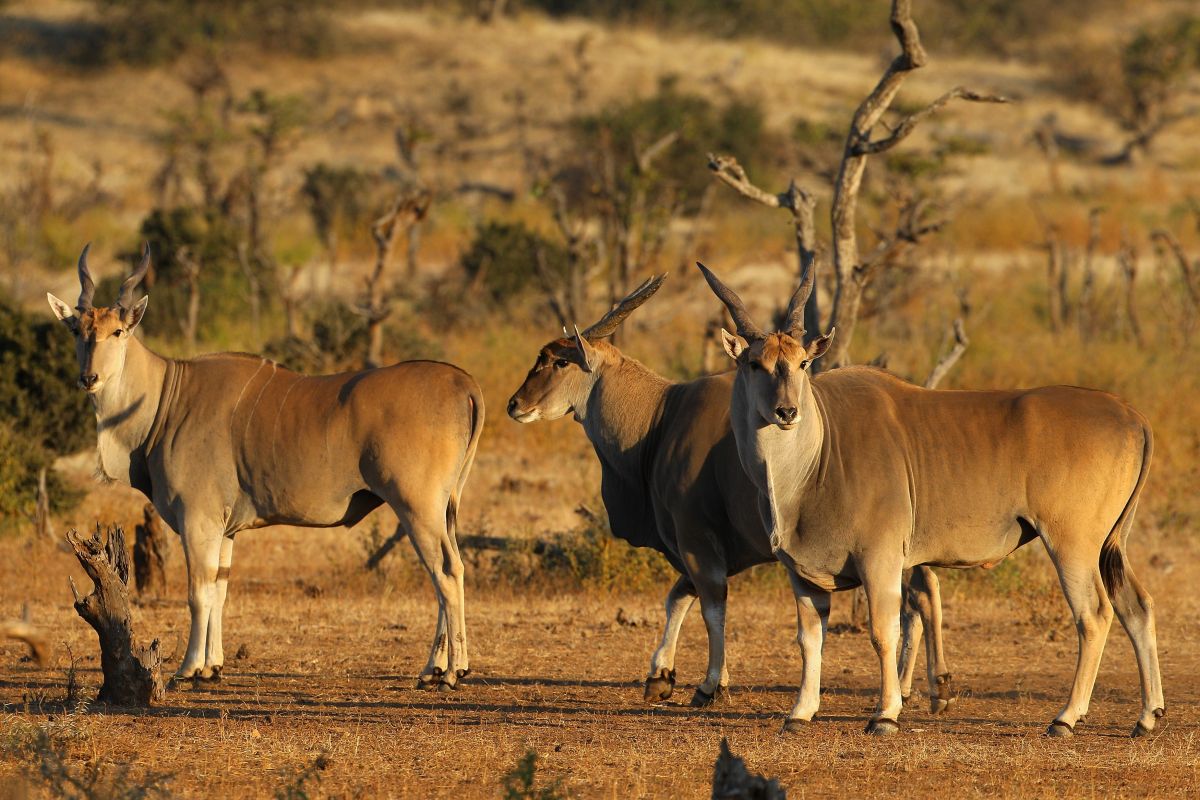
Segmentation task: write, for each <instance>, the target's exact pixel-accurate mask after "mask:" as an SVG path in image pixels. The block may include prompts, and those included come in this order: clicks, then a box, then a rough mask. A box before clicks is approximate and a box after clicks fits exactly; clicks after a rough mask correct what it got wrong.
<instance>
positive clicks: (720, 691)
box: [692, 686, 729, 708]
mask: <svg viewBox="0 0 1200 800" xmlns="http://www.w3.org/2000/svg"><path fill="white" fill-rule="evenodd" d="M728 700H729V687H727V686H718V687H717V692H716V694H709V693H708V692H706V691H704V690H703V689H701V688H700V687H696V693H695V694H693V695H692V708H707V707H708V706H713V705H717V704H718V703H724V702H727V701H728Z"/></svg>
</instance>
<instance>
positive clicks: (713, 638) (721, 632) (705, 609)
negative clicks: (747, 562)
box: [692, 570, 729, 708]
mask: <svg viewBox="0 0 1200 800" xmlns="http://www.w3.org/2000/svg"><path fill="white" fill-rule="evenodd" d="M692 583H693V585H695V587H696V591H697V592H698V593H699V595H700V613H701V614H702V615H703V616H704V627H705V629H707V631H708V670H707V672H706V673H705V675H704V680H703V681H702V682H701V683H700V685H699V686H697V687H696V692H695V694H693V695H692V705H693V706H695V707H697V708H701V707H704V706H710V705H712V704H713V703H716V702H718V701H722V700H728V699H729V672H728V671H727V670H726V669H725V600H726V597H727V596H728V594H729V584H728V582H727V579H726V577H725V573H724V570H722V571H721V574H720V576H719V577H718V576H717V575H716V574H713V575H705V576H699V575H693V576H692Z"/></svg>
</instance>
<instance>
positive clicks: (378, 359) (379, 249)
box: [358, 187, 433, 368]
mask: <svg viewBox="0 0 1200 800" xmlns="http://www.w3.org/2000/svg"><path fill="white" fill-rule="evenodd" d="M432 199H433V195H432V193H431V192H430V191H429V190H428V189H425V188H423V187H413V188H411V189H408V190H406V191H404V192H401V193H400V195H399V196H398V197H397V198H396V199H395V201H394V202H393V203H392V206H391V208H389V209H388V212H387V213H386V214H384V215H383V216H382V217H380V218H379V219H377V220H375V222H374V224H372V225H371V236H372V237H373V238H374V239H375V268H374V269H373V270H372V271H371V274H370V275H369V276H368V277H367V280H366V287H365V292H364V294H363V301H362V303H361V304H360V305H359V308H358V310H359V312H360V313H362V314H363V315H364V316H365V317H366V318H367V357H366V361H365V364H366V366H367V367H368V368H372V367H378V366H380V365H381V364H382V363H383V322H384V320H386V319H387V318H388V317H389V316H390V315H391V313H392V304H391V300H390V298H389V297H388V295H387V293H386V291H385V289H386V280H385V277H386V273H387V268H388V264H389V263H390V262H391V259H392V250H393V248H394V245H395V243H396V240H397V239H398V238H399V237H400V235H401V234H403V235H405V236H407V235H409V233H410V232H411V231H412V229H413V226H414V225H416V224H417V223H418V222H420V221H421V220H422V219H424V218H425V214H426V213H427V212H428V210H429V204H430V202H431V201H432Z"/></svg>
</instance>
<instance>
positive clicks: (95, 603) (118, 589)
mask: <svg viewBox="0 0 1200 800" xmlns="http://www.w3.org/2000/svg"><path fill="white" fill-rule="evenodd" d="M100 534H101V527H100V524H99V523H97V524H96V530H95V532H94V533H93V534H92V536H91V538H88V539H84V538H83V537H81V536H80V535H79V534H78V533H76V532H75V531H74V530H71V531H69V532H68V533H67V542H68V543H69V544H70V545H71V547H72V548H73V549H74V551H75V557H76V558H78V559H79V564H80V566H82V567H83V570H84V572H86V573H87V575H88V577H89V578H91V579H92V583H93V584H94V586H93V588H92V592H91V594H89V595H88V596H87V597H80V596H79V590H78V589H76V588H75V581H74V580H71V579H69V578H68V580H69V582H70V585H71V594H72V595H73V596H74V598H75V610H76V611H77V612H78V613H79V616H81V617H83V619H84V621H85V622H87V623H88V624H89V625H91V626H92V628H94V629H95V631H96V634H97V635H98V636H99V638H100V668H101V670H102V671H103V673H104V683H103V684H102V685H101V687H100V693H99V694H98V695H97V696H96V700H97V702H101V703H111V704H113V705H118V706H141V707H145V706H149V705H151V704H152V703H155V702H157V701H159V700H161V699H162V697H163V682H162V674H161V670H162V655H161V654H160V652H159V645H158V639H155V640H154V641H153V642H151V643H150V646H149V647H138V646H136V644H135V640H134V635H133V621H132V616H131V611H130V607H129V557H128V556H127V554H126V552H125V532H124V531H123V530H122V529H121V526H120V525H111V526H109V528H108V531H107V535H106V536H105V537H104V539H103V540H102V539H101V535H100Z"/></svg>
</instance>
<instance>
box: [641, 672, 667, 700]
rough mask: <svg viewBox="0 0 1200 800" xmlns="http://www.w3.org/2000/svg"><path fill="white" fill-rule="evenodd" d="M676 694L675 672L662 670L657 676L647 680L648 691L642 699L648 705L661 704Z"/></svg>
mask: <svg viewBox="0 0 1200 800" xmlns="http://www.w3.org/2000/svg"><path fill="white" fill-rule="evenodd" d="M674 693H675V670H673V669H664V670H660V671H659V673H658V674H657V675H651V676H650V677H648V678H646V691H645V693H644V694H643V695H642V699H643V700H645V701H646V702H647V703H661V702H663V701H665V700H668V699H670V697H671V695H672V694H674Z"/></svg>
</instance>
